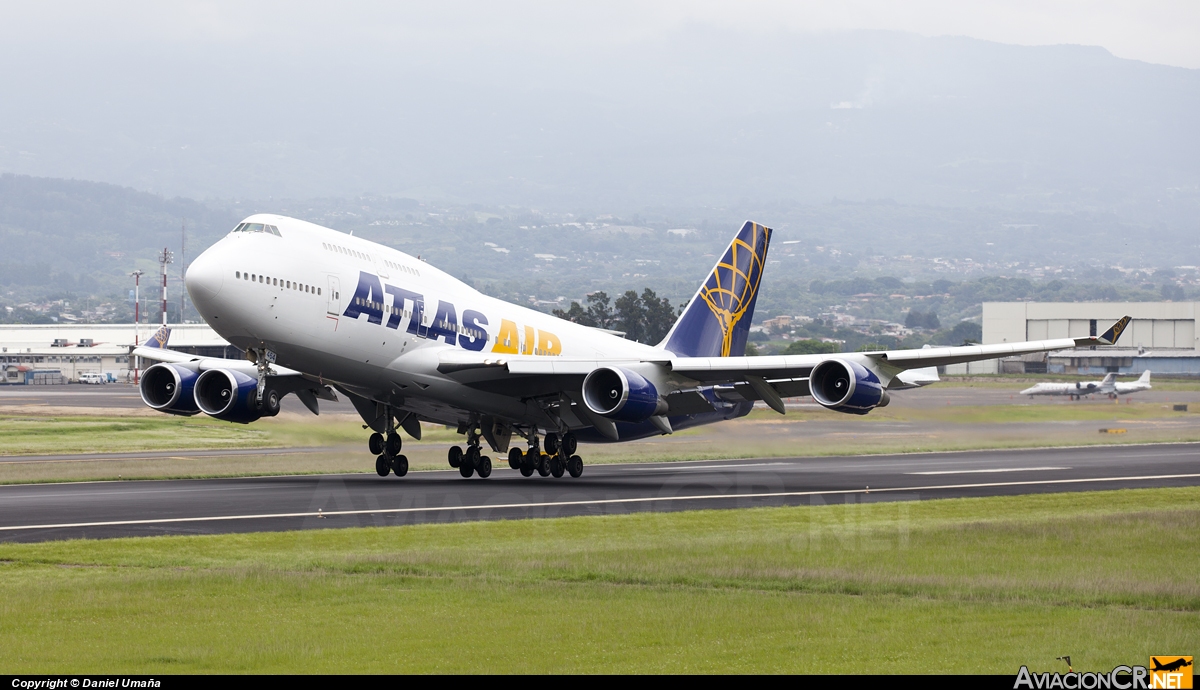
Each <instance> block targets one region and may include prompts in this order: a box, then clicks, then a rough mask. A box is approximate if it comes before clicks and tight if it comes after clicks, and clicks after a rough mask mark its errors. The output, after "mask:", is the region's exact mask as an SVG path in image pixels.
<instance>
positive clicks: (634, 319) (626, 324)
mask: <svg viewBox="0 0 1200 690" xmlns="http://www.w3.org/2000/svg"><path fill="white" fill-rule="evenodd" d="M613 307H614V308H613V316H614V321H615V322H616V329H617V330H619V331H624V332H625V337H626V338H628V339H629V340H636V341H638V342H639V343H640V342H643V341H645V339H646V312H645V310H644V309H643V308H642V300H641V298H640V297H638V293H637V292H636V291H634V290H626V291H625V294H623V295H621V296H620V297H618V298H617V300H616V301H615V302H613Z"/></svg>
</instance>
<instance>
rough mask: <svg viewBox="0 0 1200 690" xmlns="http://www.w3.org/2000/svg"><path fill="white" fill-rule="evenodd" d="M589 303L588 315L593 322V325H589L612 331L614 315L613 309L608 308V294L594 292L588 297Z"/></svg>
mask: <svg viewBox="0 0 1200 690" xmlns="http://www.w3.org/2000/svg"><path fill="white" fill-rule="evenodd" d="M587 301H588V307H587V315H588V319H589V320H591V323H590V324H588V325H589V326H595V327H596V328H608V329H611V328H612V327H613V313H612V309H611V308H610V307H609V306H608V304H609V302H608V293H606V292H603V291H600V292H593V293H592V294H590V295H588V297H587Z"/></svg>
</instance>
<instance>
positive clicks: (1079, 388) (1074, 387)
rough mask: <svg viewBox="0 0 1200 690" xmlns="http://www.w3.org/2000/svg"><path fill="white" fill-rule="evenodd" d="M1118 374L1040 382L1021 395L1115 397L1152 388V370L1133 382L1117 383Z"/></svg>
mask: <svg viewBox="0 0 1200 690" xmlns="http://www.w3.org/2000/svg"><path fill="white" fill-rule="evenodd" d="M1116 377H1117V375H1116V374H1106V375H1105V377H1104V378H1103V379H1102V380H1100V381H1088V382H1086V383H1085V382H1083V381H1077V382H1075V383H1039V384H1037V385H1034V386H1032V387H1030V388H1026V389H1025V390H1023V391H1021V395H1028V396H1029V397H1030V398H1032V397H1033V396H1035V395H1066V396H1069V397H1070V399H1071V400H1079V399H1080V398H1082V397H1084V396H1086V395H1095V394H1101V395H1107V396H1108V397H1109V398H1115V397H1117V396H1118V395H1126V394H1129V393H1137V392H1138V391H1144V390H1149V389H1150V372H1149V371H1146V372H1143V373H1142V376H1141V378H1139V379H1138V380H1137V381H1134V382H1133V383H1117V382H1116Z"/></svg>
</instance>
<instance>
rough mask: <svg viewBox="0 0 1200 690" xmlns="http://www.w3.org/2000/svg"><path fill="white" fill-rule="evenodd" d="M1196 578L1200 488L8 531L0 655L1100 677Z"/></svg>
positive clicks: (10, 665)
mask: <svg viewBox="0 0 1200 690" xmlns="http://www.w3.org/2000/svg"><path fill="white" fill-rule="evenodd" d="M1198 569H1200V489H1198V488H1181V489H1159V490H1127V491H1115V492H1097V493H1078V494H1056V495H1043V496H1022V497H1002V498H984V499H952V500H938V501H925V502H917V503H875V504H861V503H850V504H837V505H828V506H805V507H794V508H770V509H754V510H739V511H698V512H681V513H660V514H632V515H623V516H608V517H583V518H564V519H556V520H528V521H509V522H486V523H459V524H444V525H421V526H407V527H380V528H369V529H346V530H318V531H304V532H290V533H267V534H246V535H228V536H204V537H159V538H144V539H122V540H111V541H69V542H57V543H54V542H51V543H43V544H32V545H19V544H5V545H0V668H4V669H6V672H8V673H59V672H68V671H69V672H73V673H151V674H161V673H186V672H238V673H240V672H263V673H269V672H299V673H307V672H339V671H345V672H469V673H474V672H612V671H616V672H693V673H706V672H817V673H820V672H830V673H855V672H864V673H905V672H909V673H925V672H932V673H941V672H961V673H976V672H993V673H1006V674H1012V673H1015V672H1016V670H1017V668H1018V667H1019V666H1020V665H1021V664H1028V665H1029V666H1030V667H1031V668H1033V669H1045V670H1065V669H1062V668H1059V666H1060V664H1059V663H1058V662H1056V661H1055V660H1054V658H1055V657H1056V656H1060V655H1063V654H1070V655H1071V657H1072V660H1073V661H1074V665H1075V668H1076V669H1084V670H1107V669H1111V668H1112V667H1113V666H1114V665H1116V664H1121V663H1125V664H1129V663H1145V660H1146V658H1147V657H1148V656H1149V655H1150V654H1191V653H1194V651H1195V650H1196V647H1197V645H1198V644H1200V580H1198V579H1197V578H1196V572H1197V571H1198Z"/></svg>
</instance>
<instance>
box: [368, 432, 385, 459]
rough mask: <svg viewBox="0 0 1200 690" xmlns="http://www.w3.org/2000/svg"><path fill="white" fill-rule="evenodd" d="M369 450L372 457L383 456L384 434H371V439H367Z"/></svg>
mask: <svg viewBox="0 0 1200 690" xmlns="http://www.w3.org/2000/svg"><path fill="white" fill-rule="evenodd" d="M367 448H370V449H371V454H372V455H383V434H371V438H369V439H367Z"/></svg>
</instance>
